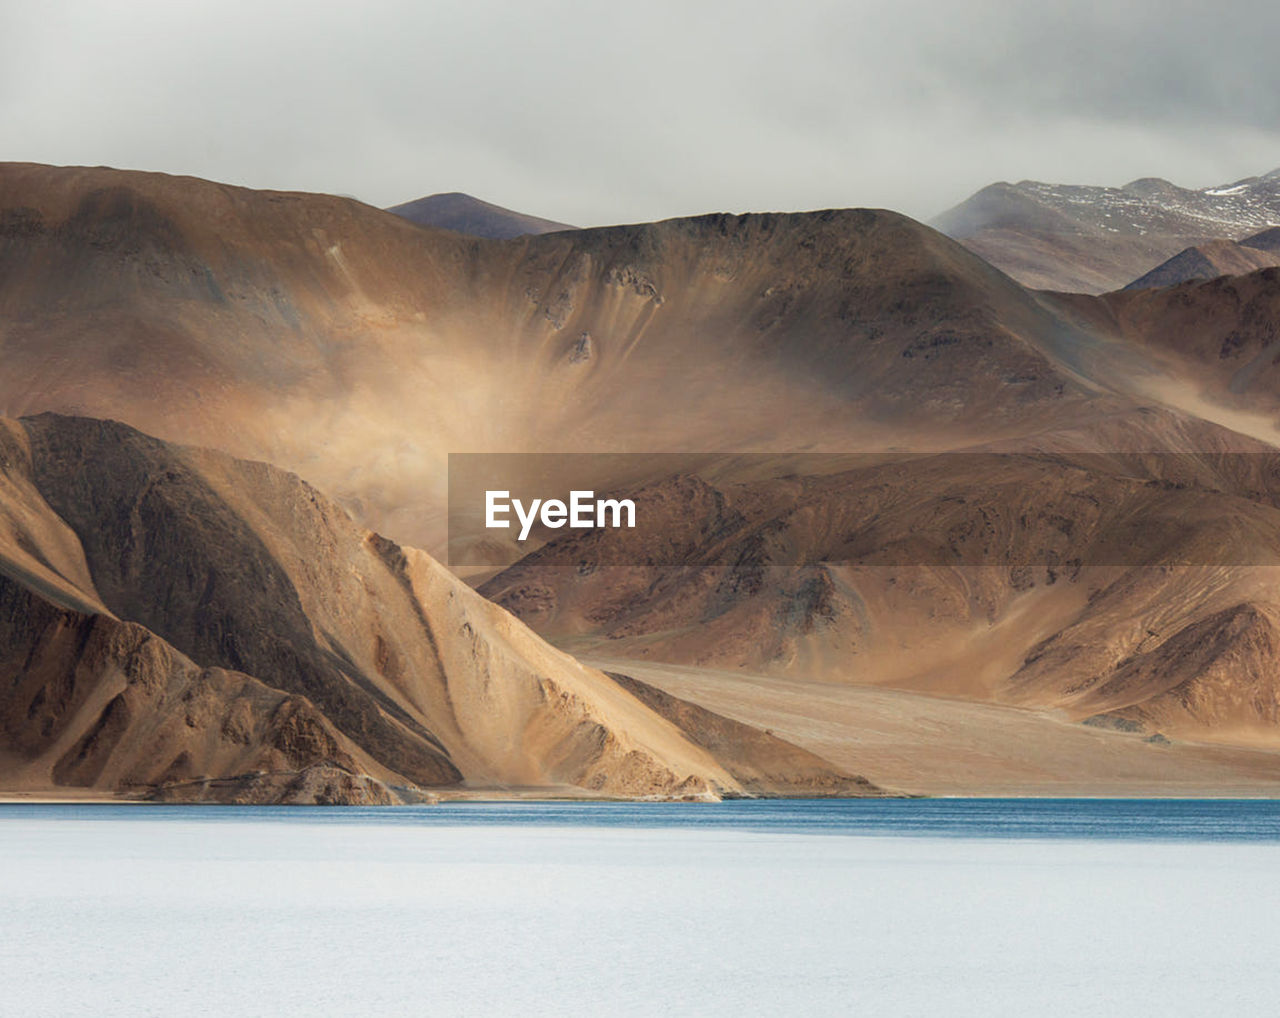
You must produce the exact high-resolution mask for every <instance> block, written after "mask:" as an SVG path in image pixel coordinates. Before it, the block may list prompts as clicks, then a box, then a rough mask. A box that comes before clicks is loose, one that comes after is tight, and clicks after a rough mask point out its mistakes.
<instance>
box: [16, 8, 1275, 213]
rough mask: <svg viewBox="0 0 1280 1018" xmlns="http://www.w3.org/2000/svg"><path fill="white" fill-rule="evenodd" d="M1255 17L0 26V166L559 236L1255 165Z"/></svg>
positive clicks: (457, 11) (1259, 17) (720, 12)
mask: <svg viewBox="0 0 1280 1018" xmlns="http://www.w3.org/2000/svg"><path fill="white" fill-rule="evenodd" d="M1277 38H1280V4H1276V3H1275V2H1274V0H1244V2H1230V0H1228V2H1223V3H1218V4H1216V5H1207V4H1204V3H1196V4H1192V3H1188V2H1182V0H1159V2H1155V0H1142V2H1137V3H1124V2H1123V0H1120V2H1118V3H1117V2H1111V3H1102V2H1083V3H1071V4H1066V3H1062V2H1059V3H1056V4H1054V3H1039V4H1034V3H1026V4H1021V3H1009V2H1005V3H993V2H972V0H970V2H946V0H932V2H925V0H914V2H898V3H895V4H892V5H890V4H887V3H883V2H877V3H857V2H854V3H850V2H844V3H840V2H804V0H792V2H788V3H776V2H772V0H771V2H767V3H756V2H745V0H738V2H733V3H707V2H695V0H684V2H679V3H671V2H666V0H656V2H654V0H651V2H648V3H645V4H643V5H634V6H623V5H615V4H606V3H573V2H567V0H565V2H525V3H521V2H516V0H508V2H504V3H483V2H476V0H468V2H456V3H455V2H436V3H423V2H383V3H365V4H359V5H357V4H349V3H343V4H337V3H328V2H323V0H320V2H313V3H269V2H263V0H259V2H240V0H218V2H198V0H192V2H182V3H174V2H136V3H128V2H117V3H111V4H108V3H104V2H97V3H90V2H86V3H71V2H65V0H64V2H41V3H34V2H26V0H16V2H15V0H0V158H3V159H14V160H31V161H37V162H52V163H89V164H100V163H101V164H108V165H114V166H125V167H132V168H140V169H157V170H165V171H169V172H179V173H193V174H196V175H199V176H204V177H210V178H213V179H217V180H225V181H229V182H232V183H240V184H247V185H250V186H255V187H278V188H296V189H304V190H318V191H332V192H338V193H349V194H354V195H356V196H357V197H359V198H362V199H364V200H365V201H369V202H371V203H372V204H375V205H389V204H393V203H395V202H399V201H405V200H408V199H411V198H415V197H418V196H420V195H423V194H427V193H430V192H434V191H450V190H461V191H467V192H470V193H472V194H475V195H477V196H479V197H482V198H485V199H487V200H490V201H495V202H498V203H500V204H503V205H508V206H511V207H513V208H517V209H519V210H521V211H525V212H530V213H533V214H535V215H540V216H546V217H549V218H552V219H559V220H563V221H567V222H573V223H579V224H582V225H594V224H600V223H606V222H620V221H636V220H645V219H655V218H662V217H666V216H674V215H683V214H689V213H696V212H704V211H712V210H730V211H746V210H761V209H804V208H817V207H827V206H851V205H877V206H887V207H891V208H898V209H901V210H903V211H905V212H908V213H910V214H912V215H915V216H918V217H921V218H927V217H928V216H931V215H933V214H934V213H936V212H938V211H941V210H942V209H943V208H944V207H946V206H948V205H951V204H953V203H954V202H956V201H958V200H959V199H961V198H963V197H965V196H966V195H967V194H968V193H970V192H971V191H973V190H975V189H976V188H978V187H980V186H981V185H983V184H985V183H988V182H989V181H991V180H997V179H1008V180H1017V179H1021V178H1024V177H1035V178H1039V179H1049V180H1060V181H1073V182H1086V183H1116V184H1119V183H1124V182H1125V181H1127V180H1129V179H1131V178H1133V177H1138V176H1147V175H1159V176H1165V177H1169V178H1170V179H1173V180H1175V181H1176V182H1178V183H1183V184H1187V185H1196V186H1199V185H1204V184H1209V183H1219V182H1223V181H1227V180H1232V179H1235V178H1237V177H1241V176H1246V175H1249V174H1253V173H1260V172H1266V171H1268V170H1271V169H1274V168H1276V167H1277V166H1280V61H1278V60H1277V59H1276V57H1275V52H1274V45H1275V40H1276V39H1277Z"/></svg>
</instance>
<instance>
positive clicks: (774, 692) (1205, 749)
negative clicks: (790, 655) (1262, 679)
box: [588, 657, 1280, 797]
mask: <svg viewBox="0 0 1280 1018" xmlns="http://www.w3.org/2000/svg"><path fill="white" fill-rule="evenodd" d="M588 660H591V661H592V662H593V663H594V664H596V665H597V666H598V667H601V668H615V667H619V668H620V667H626V668H628V669H630V671H631V672H632V673H633V674H635V675H637V676H638V677H641V678H643V679H644V680H645V681H647V682H649V683H652V684H653V685H655V686H657V687H659V688H661V689H664V690H666V691H668V692H670V693H673V694H675V695H676V696H680V697H683V698H685V699H687V700H691V701H693V702H695V703H699V704H702V705H704V706H706V707H708V708H710V709H712V710H714V711H717V712H718V713H721V714H724V715H726V716H727V717H731V718H735V719H737V720H739V721H743V722H746V723H748V724H752V725H758V726H767V727H768V728H769V730H770V731H771V732H773V733H774V734H776V735H778V736H780V737H782V738H784V739H786V740H787V741H789V742H792V743H795V744H796V745H798V746H802V747H804V748H805V749H808V750H811V751H813V752H814V753H817V754H819V755H820V756H822V757H823V758H825V759H829V760H831V761H833V762H835V763H837V764H840V765H841V766H843V767H846V768H850V769H854V770H856V771H857V772H858V773H862V774H865V775H867V776H868V777H869V778H870V779H871V780H873V781H875V782H877V783H879V784H880V785H882V786H884V787H885V788H888V789H893V790H898V791H904V790H910V791H916V792H920V793H924V794H929V795H1063V796H1076V795H1080V796H1228V797H1230V796H1246V797H1247V796H1255V795H1262V796H1274V795H1278V794H1280V752H1277V751H1275V750H1270V751H1263V750H1255V749H1247V748H1240V747H1226V746H1219V745H1214V744H1204V743H1194V742H1184V741H1182V740H1176V739H1175V740H1168V741H1166V739H1165V738H1163V737H1162V738H1157V739H1155V740H1154V741H1151V740H1152V736H1151V735H1150V734H1143V733H1132V732H1124V731H1117V730H1113V729H1105V728H1098V727H1093V726H1089V725H1080V724H1075V723H1072V722H1071V721H1069V720H1068V719H1066V718H1064V717H1062V716H1061V715H1055V714H1054V713H1053V712H1041V711H1033V710H1023V709H1017V708H1010V707H1002V706H995V705H991V704H982V703H974V702H970V701H966V700H958V699H954V698H945V697H937V696H930V695H927V694H921V693H913V692H909V691H902V690H889V689H879V688H866V687H854V686H842V685H834V684H831V683H821V682H805V681H800V680H795V679H783V678H779V677H778V676H773V675H768V676H766V675H753V674H750V673H746V672H742V671H724V670H719V669H711V668H695V667H688V666H679V665H658V664H641V663H637V662H634V661H629V660H628V661H625V662H623V661H618V660H616V659H609V658H603V657H601V658H588Z"/></svg>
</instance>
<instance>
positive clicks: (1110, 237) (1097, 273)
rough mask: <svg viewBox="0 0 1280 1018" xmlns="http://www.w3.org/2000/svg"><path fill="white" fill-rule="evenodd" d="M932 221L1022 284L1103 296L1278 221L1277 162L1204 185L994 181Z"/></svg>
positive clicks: (1279, 181) (1279, 177)
mask: <svg viewBox="0 0 1280 1018" xmlns="http://www.w3.org/2000/svg"><path fill="white" fill-rule="evenodd" d="M932 225H933V226H935V227H937V228H938V229H939V230H941V231H942V232H943V233H945V234H947V235H948V236H949V237H954V238H956V239H957V240H959V241H960V242H961V243H963V244H964V245H965V246H966V247H968V248H969V249H970V250H972V251H974V252H976V253H977V254H979V255H981V256H982V257H983V258H985V259H986V260H987V261H989V262H991V264H992V265H995V266H997V267H998V268H1000V269H1003V270H1004V271H1005V272H1007V273H1009V275H1011V276H1012V277H1013V278H1014V279H1016V280H1018V281H1019V282H1020V283H1022V284H1023V285H1025V286H1030V287H1035V288H1037V289H1043V290H1062V291H1070V292H1079V293H1104V292H1106V291H1109V290H1118V289H1120V288H1121V287H1123V286H1125V285H1127V284H1129V283H1131V282H1132V281H1134V280H1136V279H1138V278H1139V277H1141V276H1144V275H1145V274H1146V273H1148V272H1150V271H1151V270H1152V269H1154V268H1155V267H1156V266H1157V265H1159V264H1160V263H1162V262H1164V261H1166V260H1168V259H1170V258H1172V257H1174V256H1175V255H1177V254H1178V253H1179V252H1180V251H1183V250H1185V249H1186V248H1190V247H1196V246H1197V245H1200V244H1203V243H1205V242H1206V241H1215V240H1241V239H1242V238H1245V237H1249V236H1251V235H1255V234H1257V233H1258V232H1259V231H1261V230H1265V229H1267V228H1269V227H1273V226H1277V225H1280V169H1277V170H1273V171H1272V172H1270V173H1267V174H1265V175H1263V176H1260V177H1246V178H1245V179H1243V180H1238V181H1234V182H1232V183H1230V184H1222V185H1218V186H1215V187H1205V188H1200V189H1190V188H1185V187H1179V186H1178V185H1176V184H1172V183H1170V182H1169V181H1167V180H1162V179H1160V178H1158V177H1144V178H1142V179H1140V180H1134V181H1131V182H1130V183H1128V184H1125V185H1124V186H1123V187H1097V186H1083V185H1068V184H1046V183H1042V182H1040V181H1036V180H1023V181H1020V182H1018V183H1016V184H1009V183H997V184H991V185H990V186H988V187H985V188H983V189H982V190H981V191H979V192H977V193H976V194H974V195H973V196H972V197H970V198H967V199H966V200H965V201H963V202H961V203H960V204H959V205H957V206H955V207H954V208H952V209H949V210H948V211H946V212H944V213H942V214H941V215H940V216H938V217H937V218H935V219H934V220H932Z"/></svg>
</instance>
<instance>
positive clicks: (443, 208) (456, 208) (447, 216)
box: [387, 191, 577, 240]
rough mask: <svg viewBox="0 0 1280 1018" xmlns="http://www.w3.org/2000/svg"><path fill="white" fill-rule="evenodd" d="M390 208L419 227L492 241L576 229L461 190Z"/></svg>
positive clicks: (433, 195)
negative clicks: (475, 196)
mask: <svg viewBox="0 0 1280 1018" xmlns="http://www.w3.org/2000/svg"><path fill="white" fill-rule="evenodd" d="M387 211H388V212H392V213H394V214H395V215H397V216H400V217H401V218H402V219H407V220H409V222H411V223H417V224H418V225H419V226H434V227H436V228H437V229H442V230H453V231H454V232H455V233H466V234H469V235H471V236H472V237H485V238H487V239H489V240H510V239H511V238H512V237H524V236H530V235H536V234H539V233H559V232H560V231H561V230H576V229H577V227H576V226H569V225H568V224H567V223H557V222H555V221H553V220H551V219H542V218H540V217H538V216H529V215H525V214H524V213H523V212H515V211H513V210H511V209H507V208H503V207H502V206H501V205H494V204H492V203H490V202H487V201H481V200H480V199H479V198H473V197H472V196H471V195H469V194H463V193H462V192H460V191H451V192H449V193H447V194H431V195H427V196H426V197H425V198H418V199H416V200H415V201H409V202H404V203H403V204H400V205H392V206H391V207H390V208H389V209H387Z"/></svg>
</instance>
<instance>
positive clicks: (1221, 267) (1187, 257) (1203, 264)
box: [1125, 227, 1280, 290]
mask: <svg viewBox="0 0 1280 1018" xmlns="http://www.w3.org/2000/svg"><path fill="white" fill-rule="evenodd" d="M1277 265H1280V227H1272V228H1271V229H1269V230H1263V231H1262V232H1261V233H1257V234H1254V235H1253V236H1252V237H1245V239H1244V240H1241V241H1238V242H1237V241H1234V240H1211V241H1208V242H1206V243H1204V244H1197V245H1196V246H1195V247H1189V248H1186V249H1185V250H1183V251H1179V252H1178V253H1177V254H1176V255H1174V256H1173V257H1172V258H1170V259H1169V260H1168V261H1167V262H1161V263H1160V264H1159V265H1157V266H1156V267H1155V268H1154V269H1152V270H1151V271H1150V272H1148V273H1146V274H1145V275H1143V276H1140V277H1139V278H1137V279H1135V280H1134V281H1133V282H1132V283H1130V284H1129V285H1128V286H1126V287H1125V289H1126V290H1145V289H1149V288H1150V287H1153V286H1173V285H1175V284H1177V283H1186V282H1189V281H1191V280H1195V279H1217V278H1218V277H1219V276H1243V275H1247V274H1248V273H1250V272H1257V271H1258V270H1259V269H1269V268H1273V267H1274V266H1277Z"/></svg>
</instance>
